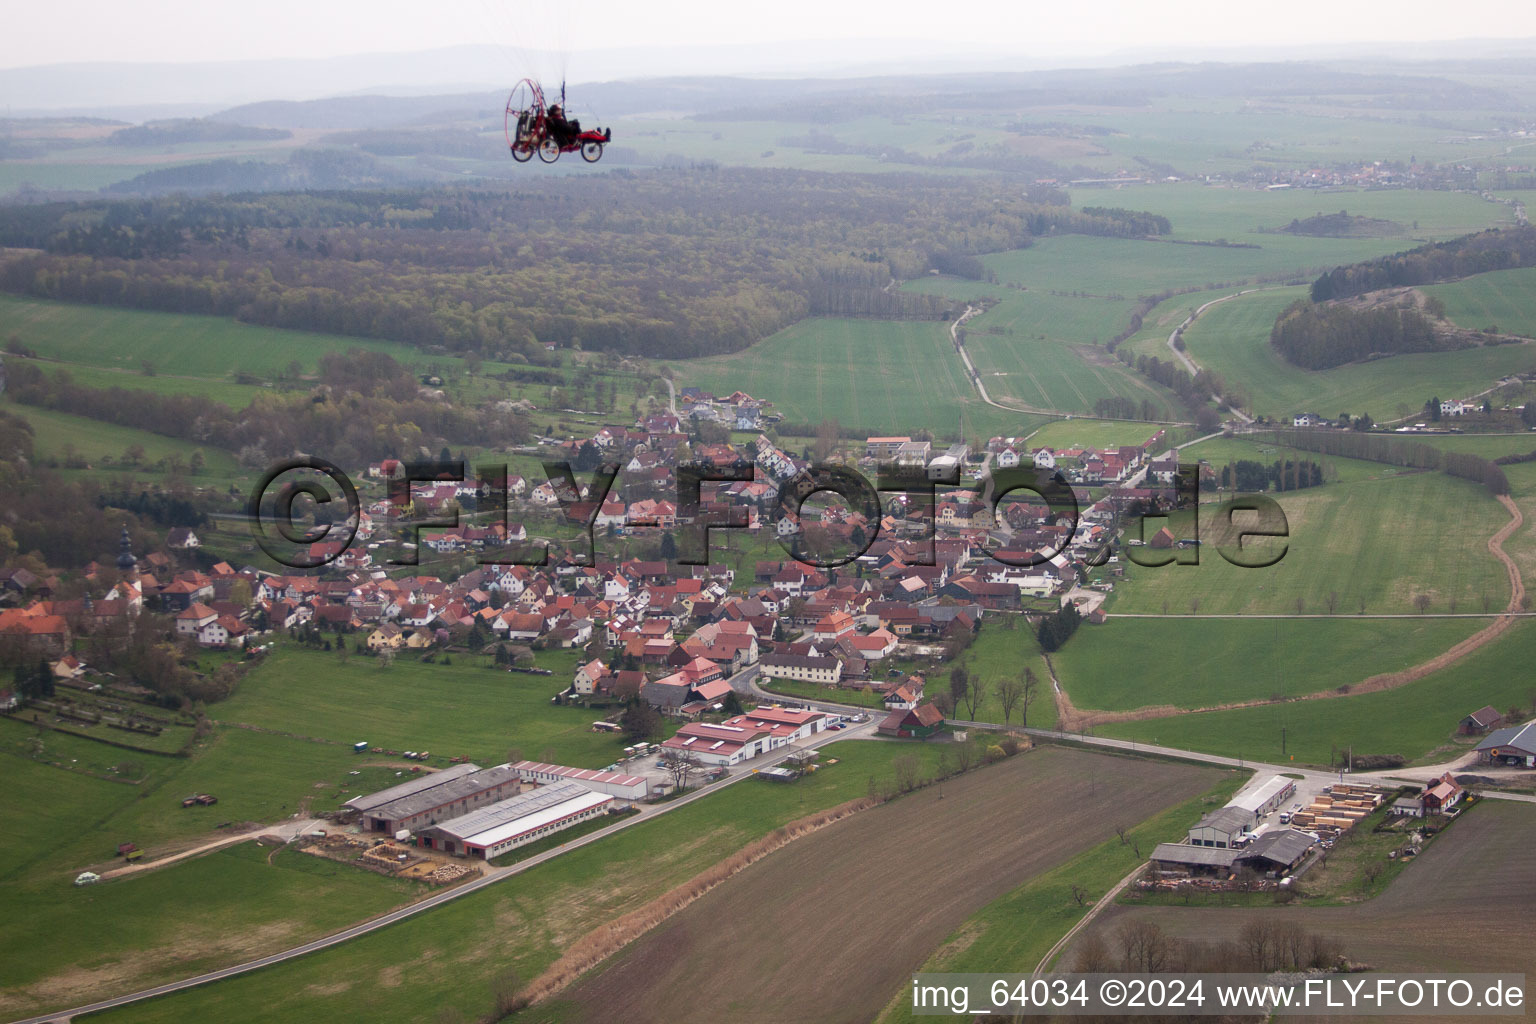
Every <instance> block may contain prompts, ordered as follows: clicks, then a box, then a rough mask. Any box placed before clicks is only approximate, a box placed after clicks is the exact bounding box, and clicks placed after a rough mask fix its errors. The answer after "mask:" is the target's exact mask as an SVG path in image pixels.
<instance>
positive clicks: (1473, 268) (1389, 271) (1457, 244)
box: [1312, 224, 1536, 302]
mask: <svg viewBox="0 0 1536 1024" xmlns="http://www.w3.org/2000/svg"><path fill="white" fill-rule="evenodd" d="M1530 266H1536V227H1532V226H1531V225H1529V224H1522V225H1520V226H1519V227H1513V228H1492V229H1490V230H1488V231H1480V232H1478V233H1476V234H1472V235H1464V236H1462V237H1461V238H1455V239H1452V240H1450V241H1448V242H1435V243H1433V244H1430V245H1421V246H1419V247H1418V248H1417V249H1410V250H1408V251H1407V252H1400V253H1397V254H1396V255H1393V256H1382V257H1380V258H1379V259H1374V260H1367V261H1365V262H1363V263H1352V264H1350V265H1348V266H1343V267H1334V268H1333V269H1332V270H1330V271H1328V272H1327V273H1326V274H1323V275H1322V276H1321V277H1319V278H1318V279H1317V280H1316V281H1314V282H1312V301H1313V302H1324V301H1327V300H1328V299H1344V298H1349V297H1350V296H1353V295H1364V294H1365V293H1366V292H1373V291H1377V290H1379V289H1382V288H1400V287H1403V286H1406V285H1422V284H1434V283H1435V282H1436V281H1453V280H1455V279H1457V278H1461V277H1467V276H1469V275H1471V274H1482V273H1486V272H1487V271H1490V270H1507V269H1509V268H1511V267H1530Z"/></svg>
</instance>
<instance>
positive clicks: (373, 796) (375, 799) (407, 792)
mask: <svg viewBox="0 0 1536 1024" xmlns="http://www.w3.org/2000/svg"><path fill="white" fill-rule="evenodd" d="M354 749H355V748H354ZM479 770H480V766H479V765H477V764H456V765H454V766H453V767H451V768H444V769H443V770H442V771H440V772H424V773H422V774H420V775H415V776H412V777H411V778H409V779H407V780H406V781H404V782H402V783H400V784H399V785H397V786H390V787H389V788H388V789H381V790H379V791H378V792H377V793H369V794H368V795H367V796H355V797H353V798H352V799H351V800H348V801H347V802H346V803H344V804H342V806H343V807H346V808H350V809H351V810H354V811H356V812H357V813H358V814H359V815H362V816H364V817H366V816H367V814H368V813H369V812H370V811H373V810H376V809H377V808H379V807H382V806H383V805H385V804H387V803H391V802H393V801H395V800H403V799H405V798H406V797H408V796H415V795H417V794H419V793H425V792H426V791H427V790H429V789H435V788H436V787H438V786H443V785H446V784H448V783H450V782H452V781H453V780H454V779H462V778H463V777H464V776H466V775H472V774H474V773H475V772H478V771H479ZM365 827H366V826H365Z"/></svg>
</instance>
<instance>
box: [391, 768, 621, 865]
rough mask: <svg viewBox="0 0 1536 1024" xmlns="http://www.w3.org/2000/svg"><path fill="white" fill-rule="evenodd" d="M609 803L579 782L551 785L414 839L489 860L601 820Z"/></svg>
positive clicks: (441, 824) (450, 851)
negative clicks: (553, 835)
mask: <svg viewBox="0 0 1536 1024" xmlns="http://www.w3.org/2000/svg"><path fill="white" fill-rule="evenodd" d="M613 803H614V799H613V797H611V796H609V795H608V794H607V793H594V792H593V791H592V790H590V789H588V788H587V787H585V786H583V785H582V784H581V783H579V782H556V783H553V784H552V785H548V786H540V787H539V788H537V789H534V790H531V791H529V792H527V793H522V794H519V795H518V796H514V797H512V798H511V799H510V800H502V801H500V802H499V803H494V804H491V805H489V806H487V807H482V808H480V809H479V810H477V811H473V812H471V813H469V814H466V815H463V816H462V817H458V818H453V819H451V820H449V821H444V822H441V823H439V824H437V825H433V826H432V827H431V828H426V829H423V830H422V831H421V832H420V833H418V835H417V839H418V841H419V842H420V843H421V845H422V846H424V847H427V848H428V849H433V850H442V851H443V852H444V853H453V854H460V855H464V856H469V857H477V858H481V859H484V860H490V859H491V858H493V857H499V856H501V855H502V854H504V853H506V852H507V851H509V850H514V849H516V848H517V847H519V846H523V845H524V844H526V843H531V842H534V841H536V840H539V839H542V838H544V837H545V836H547V835H551V834H552V833H555V832H558V831H560V830H561V829H564V828H569V827H570V826H572V825H574V824H576V823H577V822H579V821H585V820H587V819H588V818H595V817H597V816H598V815H601V814H606V813H607V812H608V809H609V808H610V807H611V806H612V805H613Z"/></svg>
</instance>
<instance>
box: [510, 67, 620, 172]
mask: <svg viewBox="0 0 1536 1024" xmlns="http://www.w3.org/2000/svg"><path fill="white" fill-rule="evenodd" d="M561 88H562V91H563V90H564V87H563V86H562V87H561ZM506 131H507V149H509V150H510V151H511V153H512V159H513V160H516V161H517V162H518V163H520V164H521V163H527V162H528V161H529V160H532V159H533V155H534V154H535V153H537V154H538V155H539V159H540V160H543V161H544V162H545V163H547V164H552V163H554V162H555V161H556V160H558V159H560V154H561V153H580V154H581V158H582V159H583V160H585V161H586V162H587V163H589V164H595V163H597V162H598V161H599V160H601V159H602V158H603V147H604V146H606V145H607V144H608V142H609V141H610V140H611V139H612V138H613V131H612V129H608V130H605V131H597V130H595V129H589V130H586V131H583V130H582V128H581V122H580V121H576V120H574V119H573V120H567V119H566V117H565V112H564V110H562V109H561V106H560V104H558V103H556V104H552V105H549V104H546V103H545V102H544V90H543V89H542V88H540V87H539V83H538V82H535V81H534V80H533V79H531V78H525V79H523V80H522V81H521V82H518V83H517V85H515V86H513V88H512V92H511V93H510V94H509V95H508V96H507V116H506Z"/></svg>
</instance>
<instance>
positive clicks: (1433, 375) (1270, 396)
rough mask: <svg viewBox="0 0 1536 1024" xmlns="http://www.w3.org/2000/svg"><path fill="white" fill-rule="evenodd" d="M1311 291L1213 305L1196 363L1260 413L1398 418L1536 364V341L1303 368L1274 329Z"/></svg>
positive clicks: (1193, 345) (1198, 328)
mask: <svg viewBox="0 0 1536 1024" xmlns="http://www.w3.org/2000/svg"><path fill="white" fill-rule="evenodd" d="M1305 296H1306V289H1305V288H1282V289H1278V290H1275V291H1266V292H1262V293H1259V294H1255V295H1245V296H1243V297H1242V298H1240V299H1233V300H1232V301H1231V302H1224V303H1222V304H1221V305H1219V306H1213V307H1212V308H1210V309H1209V310H1207V311H1206V312H1205V314H1204V315H1203V316H1201V317H1200V319H1199V320H1197V321H1196V322H1195V324H1194V325H1193V326H1192V327H1190V329H1189V330H1188V331H1186V332H1185V334H1184V341H1185V344H1186V345H1187V346H1188V351H1189V354H1190V356H1191V357H1192V358H1193V359H1194V360H1195V362H1196V363H1198V364H1199V365H1200V366H1201V367H1203V368H1205V369H1208V370H1211V371H1213V372H1215V373H1217V374H1220V375H1221V377H1222V379H1223V380H1225V381H1226V382H1227V385H1228V388H1229V389H1235V390H1236V391H1238V392H1240V393H1241V394H1242V395H1243V396H1244V397H1245V398H1246V400H1247V407H1248V411H1249V412H1250V413H1252V414H1253V415H1255V416H1270V417H1276V418H1279V417H1289V416H1291V415H1293V414H1295V413H1301V412H1313V413H1317V414H1319V415H1322V416H1330V417H1331V416H1336V415H1338V414H1339V413H1340V412H1348V413H1350V414H1351V415H1359V414H1360V413H1370V414H1371V416H1373V417H1375V418H1376V419H1377V420H1379V421H1386V420H1392V419H1397V418H1401V417H1407V416H1412V415H1414V414H1416V413H1417V412H1418V411H1419V410H1420V409H1422V408H1423V407H1424V402H1425V401H1426V400H1427V399H1428V398H1429V396H1430V395H1436V394H1438V395H1451V394H1454V395H1472V394H1476V393H1478V392H1481V391H1483V390H1485V389H1487V388H1488V387H1490V386H1492V384H1493V383H1494V381H1496V380H1498V379H1499V378H1500V377H1504V376H1506V375H1508V374H1512V373H1520V372H1524V371H1528V370H1530V369H1531V368H1532V367H1533V366H1536V353H1533V352H1532V351H1531V350H1530V349H1529V348H1528V347H1526V346H1524V345H1500V346H1496V347H1493V348H1476V349H1467V350H1463V351H1459V352H1425V353H1418V354H1412V355H1400V356H1391V357H1389V358H1386V359H1377V360H1374V361H1371V362H1369V363H1352V364H1350V365H1348V366H1339V367H1335V368H1334V369H1331V370H1303V369H1301V368H1300V367H1297V366H1294V365H1292V364H1291V363H1288V362H1286V361H1285V360H1284V359H1282V358H1281V357H1280V356H1279V355H1278V354H1277V353H1276V352H1275V351H1274V349H1273V348H1271V347H1270V344H1269V333H1270V329H1271V328H1273V327H1274V324H1275V318H1276V317H1277V316H1279V314H1280V311H1281V310H1283V309H1284V308H1285V307H1286V306H1288V305H1290V304H1291V303H1292V302H1294V301H1295V300H1297V299H1299V298H1304V297H1305Z"/></svg>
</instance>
